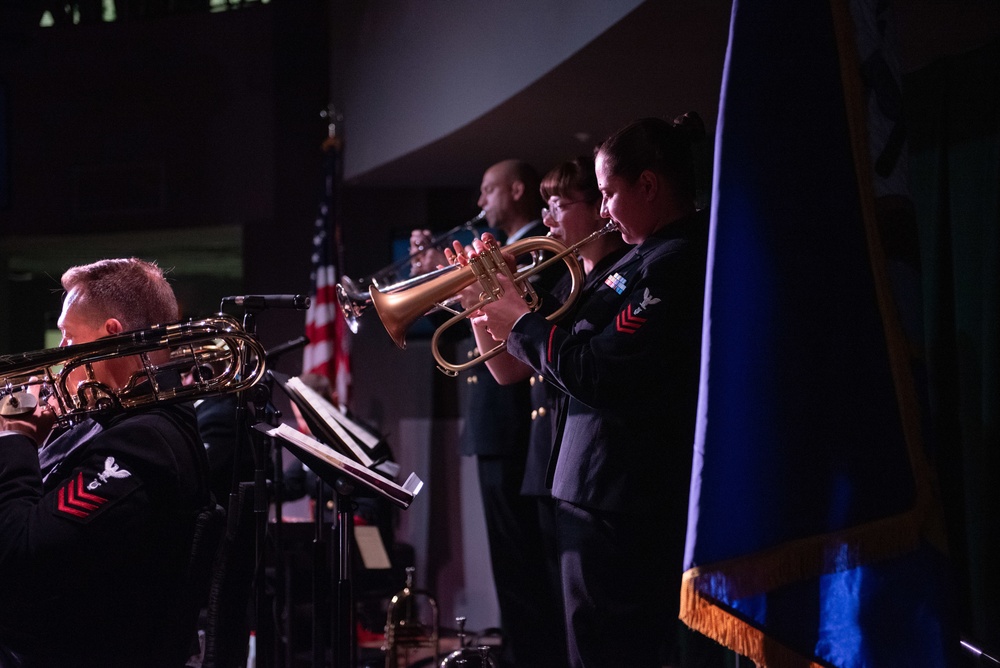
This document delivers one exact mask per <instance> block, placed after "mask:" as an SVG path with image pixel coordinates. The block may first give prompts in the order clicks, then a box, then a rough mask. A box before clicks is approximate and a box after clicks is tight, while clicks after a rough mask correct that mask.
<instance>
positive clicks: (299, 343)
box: [265, 336, 309, 364]
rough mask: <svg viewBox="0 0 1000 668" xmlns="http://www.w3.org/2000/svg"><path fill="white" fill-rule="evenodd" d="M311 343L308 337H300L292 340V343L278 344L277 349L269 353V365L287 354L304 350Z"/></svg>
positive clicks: (267, 355) (267, 357)
mask: <svg viewBox="0 0 1000 668" xmlns="http://www.w3.org/2000/svg"><path fill="white" fill-rule="evenodd" d="M308 343H309V337H308V336H300V337H298V338H297V339H292V340H291V341H285V342H284V343H281V344H278V345H276V346H275V347H273V348H271V349H270V350H268V351H267V354H266V355H265V359H266V360H267V362H268V363H269V364H273V363H274V362H275V360H277V359H278V357H280V356H281V355H284V354H285V353H287V352H291V351H293V350H295V349H297V348H304V347H305V346H306V345H307V344H308Z"/></svg>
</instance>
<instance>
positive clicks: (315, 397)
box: [285, 376, 378, 467]
mask: <svg viewBox="0 0 1000 668" xmlns="http://www.w3.org/2000/svg"><path fill="white" fill-rule="evenodd" d="M285 386H286V387H288V389H290V390H292V391H293V392H295V393H296V394H298V395H299V396H300V397H301V398H302V399H303V400H304V401H305V402H306V403H308V404H309V407H310V408H312V409H313V411H314V412H315V413H316V415H317V416H318V417H319V418H320V419H321V420H323V423H324V424H326V425H327V426H329V427H330V429H331V430H333V433H334V434H336V435H337V437H338V439H339V440H340V441H341V442H342V443H343V444H344V445H345V446H347V447H348V448H349V449H350V451H351V453H352V454H354V456H355V457H356V458H357V460H358V461H359V462H361V464H363V465H364V466H366V467H368V466H371V465H372V463H373V461H374V460H373V459H372V458H371V457H370V456H368V453H367V452H366V451H365V449H364V448H363V447H361V445H360V444H359V442H358V441H361V442H362V443H364V444H365V445H367V447H368V448H369V449H371V448H374V447H375V445H376V444H377V443H378V439H377V438H375V437H374V436H372V435H371V434H369V433H368V432H366V431H364V430H363V429H362V428H361V427H360V426H359V425H356V424H355V423H353V422H351V421H350V420H348V418H347V416H346V415H344V414H343V413H341V412H340V410H339V409H338V408H337V407H336V406H334V405H333V404H331V403H330V402H329V401H327V400H326V399H324V398H323V397H322V395H320V394H319V392H317V391H316V390H314V389H312V388H311V387H309V386H308V385H306V384H305V383H303V382H302V379H300V378H298V377H297V376H293V377H292V378H289V379H288V380H287V381H286V382H285ZM345 423H349V424H350V425H353V430H352V431H348V429H347V428H346V427H345V426H344V425H345Z"/></svg>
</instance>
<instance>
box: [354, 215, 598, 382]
mask: <svg viewBox="0 0 1000 668" xmlns="http://www.w3.org/2000/svg"><path fill="white" fill-rule="evenodd" d="M615 229H616V228H615V225H614V223H612V222H609V223H608V224H607V225H605V226H604V227H603V228H601V229H599V230H597V231H596V232H593V233H592V234H590V235H589V236H587V237H586V238H584V239H581V240H580V241H578V242H577V243H575V244H573V245H571V246H564V245H563V244H562V243H560V242H559V241H557V240H555V239H552V238H549V237H528V238H525V239H520V240H518V241H516V242H514V243H513V244H511V245H510V246H507V247H505V250H506V251H508V252H509V253H510V254H512V255H514V256H518V255H525V254H528V253H538V252H544V253H551V254H552V255H551V257H549V258H548V259H546V260H543V261H541V262H535V263H533V264H531V265H529V266H528V267H526V268H524V269H518V270H517V271H512V270H511V269H510V267H508V266H507V263H506V261H505V260H504V258H503V254H502V253H501V250H500V246H499V244H496V243H493V244H488V245H487V248H486V250H485V251H484V252H482V253H479V254H478V255H475V256H473V257H472V258H470V260H469V264H467V265H465V266H458V265H454V266H451V267H447V268H446V270H442V272H441V274H440V275H439V276H436V277H434V278H433V279H430V280H428V281H425V282H422V283H420V284H419V285H416V286H414V287H411V288H409V289H405V290H396V291H393V292H382V291H380V290H379V289H378V288H376V287H374V286H373V287H372V288H371V289H370V291H369V293H370V295H371V302H372V303H373V305H374V306H375V310H376V312H377V313H378V316H379V319H380V320H381V321H382V324H383V326H385V328H386V331H388V332H389V336H391V337H392V340H393V341H395V343H396V345H397V346H399V347H400V348H405V347H406V330H407V329H409V327H410V326H411V325H412V324H413V323H414V322H416V320H418V319H419V318H421V317H423V316H424V315H426V314H427V313H429V312H431V311H433V310H436V309H439V308H443V309H446V310H448V311H450V312H452V313H454V314H455V315H454V316H453V317H452V318H450V319H449V320H447V321H446V322H445V323H444V324H442V325H441V326H439V327H438V328H437V329H436V330H435V332H434V336H433V338H432V339H431V351H432V353H433V354H434V359H435V360H437V363H438V367H439V368H440V369H441V370H442V371H443V372H444V373H446V374H448V375H455V374H457V373H458V372H459V371H464V370H465V369H467V368H469V367H471V366H474V365H476V364H479V363H480V362H485V361H486V360H488V359H490V358H492V357H494V356H496V355H499V354H500V353H501V352H503V351H504V350H505V349H506V343H499V344H498V345H497V346H496V347H494V348H492V349H491V350H488V351H485V352H483V353H481V354H480V355H479V356H478V357H475V358H473V359H472V360H471V361H469V362H465V363H458V364H456V363H452V362H449V361H448V360H446V359H445V358H444V356H443V355H442V354H441V352H440V349H439V346H438V341H439V340H440V337H441V335H442V333H443V332H444V331H446V330H447V329H448V328H449V327H452V326H454V325H455V324H457V323H458V322H460V321H462V320H464V319H466V318H468V317H470V316H471V315H472V314H473V313H475V312H476V311H478V310H479V309H480V308H482V307H483V306H485V305H486V304H488V303H490V302H491V301H494V300H496V299H497V298H499V296H500V295H501V294H503V293H502V289H501V287H500V284H499V282H498V280H497V276H498V275H499V274H500V273H503V274H505V275H507V277H508V278H510V280H511V282H512V283H514V286H515V288H516V289H517V290H518V292H519V294H520V295H521V297H522V298H524V300H525V301H526V302H527V304H528V306H529V308H531V310H532V311H534V310H537V309H538V307H539V306H540V305H541V304H540V300H539V299H538V295H537V294H535V291H534V289H533V288H532V287H531V284H530V283H529V282H528V279H529V278H531V277H532V276H534V275H535V274H537V273H539V272H541V271H544V270H545V269H547V268H548V267H550V266H552V265H553V264H555V263H557V262H563V263H565V264H566V267H567V269H568V270H569V272H570V276H571V278H572V285H571V288H570V293H569V296H568V297H567V298H566V301H565V302H563V304H562V305H561V306H560V307H559V308H558V309H556V310H555V311H554V312H553V313H551V314H549V315H548V316H547V318H548V319H549V320H558V319H559V318H561V317H562V316H563V314H565V313H566V311H567V310H568V309H569V308H570V307H572V305H573V303H574V302H575V301H576V299H577V298H578V297H579V295H580V290H581V289H582V287H583V267H582V265H581V264H580V261H579V260H578V259H577V257H576V251H577V250H579V249H580V248H581V247H582V246H584V245H585V244H588V243H590V242H591V241H593V240H594V239H596V238H598V237H600V236H602V235H604V234H607V233H608V232H611V231H614V230H615ZM477 280H478V281H479V283H480V285H481V286H482V291H481V292H480V301H479V302H478V303H477V304H474V305H473V306H471V307H469V308H467V309H465V310H464V311H461V312H458V311H455V310H454V309H452V308H450V307H449V306H448V303H449V302H450V301H452V300H453V299H454V298H455V296H457V295H458V294H459V293H460V292H462V291H463V290H464V289H465V288H467V287H469V286H470V285H472V284H473V283H475V282H476V281H477Z"/></svg>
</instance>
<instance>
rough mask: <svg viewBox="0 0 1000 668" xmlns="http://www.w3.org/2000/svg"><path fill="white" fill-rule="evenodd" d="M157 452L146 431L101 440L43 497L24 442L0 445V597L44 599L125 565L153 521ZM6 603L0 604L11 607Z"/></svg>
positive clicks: (34, 459)
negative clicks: (77, 578) (96, 572)
mask: <svg viewBox="0 0 1000 668" xmlns="http://www.w3.org/2000/svg"><path fill="white" fill-rule="evenodd" d="M161 444H162V436H161V435H160V434H159V433H157V431H156V430H154V429H150V428H140V429H135V428H132V429H122V430H115V429H110V430H108V431H105V432H102V433H101V434H99V435H97V436H95V437H94V439H93V442H92V443H90V444H89V445H88V448H87V455H86V456H85V457H84V458H83V459H82V460H81V461H80V462H79V463H78V464H77V465H76V467H75V468H73V470H72V471H68V472H67V474H66V475H65V476H64V477H63V478H62V480H60V481H58V482H56V483H52V482H50V488H49V489H45V488H44V487H43V483H42V480H41V474H40V472H39V467H38V456H37V451H36V450H35V448H34V446H33V444H32V443H31V442H30V440H28V439H26V438H23V437H22V438H18V437H12V436H5V437H2V438H0V461H2V465H0V591H3V590H4V585H8V586H9V589H8V590H7V591H29V592H31V591H34V592H42V591H45V590H46V588H55V587H58V586H65V585H66V581H67V580H68V579H69V578H70V577H71V574H77V575H78V574H80V573H86V572H87V570H88V569H89V568H90V565H91V564H95V565H96V564H101V565H102V566H103V568H104V569H107V568H108V567H109V566H110V567H112V568H113V567H114V564H116V563H122V562H127V560H128V559H129V558H130V556H131V554H132V552H131V550H132V545H133V544H134V543H135V541H136V540H137V537H139V536H142V535H144V528H146V527H148V526H149V525H150V523H151V521H152V519H153V518H152V517H151V512H150V503H149V497H148V486H149V485H148V482H149V480H150V478H152V477H154V476H156V475H160V474H157V473H155V471H156V469H157V466H162V464H163V461H162V459H163V457H164V456H165V452H166V450H165V449H164V448H163V447H161ZM157 460H159V461H157ZM10 595H12V594H10ZM10 595H9V594H5V593H0V600H2V601H3V602H4V603H5V604H7V603H10V602H11V601H9V600H8V597H9V596H10Z"/></svg>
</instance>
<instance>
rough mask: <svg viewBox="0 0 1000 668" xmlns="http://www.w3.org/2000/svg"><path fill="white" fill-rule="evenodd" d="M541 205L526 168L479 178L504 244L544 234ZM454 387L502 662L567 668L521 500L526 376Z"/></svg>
mask: <svg viewBox="0 0 1000 668" xmlns="http://www.w3.org/2000/svg"><path fill="white" fill-rule="evenodd" d="M542 204H543V202H542V200H541V197H540V195H539V178H538V173H537V172H536V171H535V170H534V168H532V167H531V166H530V165H529V164H527V163H525V162H523V161H521V160H504V161H502V162H498V163H496V164H495V165H492V166H491V167H489V168H488V169H487V170H486V171H485V172H484V173H483V178H482V183H481V185H480V196H479V201H478V205H479V207H480V208H481V209H482V210H483V211H484V212H485V214H486V221H487V223H488V224H489V226H490V227H491V228H492V229H495V230H498V232H499V233H500V234H501V235H502V236H503V237H504V239H505V243H506V244H511V243H514V242H515V241H517V240H519V239H523V238H525V237H529V236H535V235H539V236H540V235H544V234H545V233H546V232H547V231H548V230H547V228H546V227H545V226H544V225H543V224H542V221H541V219H540V218H539V214H540V212H541V209H542ZM429 236H430V233H429V231H427V230H417V231H415V232H414V234H413V235H411V238H410V242H411V249H412V250H416V249H417V248H422V247H424V246H425V245H426V241H427V238H428V237H429ZM447 263H448V262H447V260H446V259H445V257H444V255H443V254H441V252H440V250H437V253H436V255H434V256H430V255H428V256H427V257H426V258H422V263H421V264H422V268H423V269H425V270H430V269H434V268H435V267H437V266H441V265H445V264H447ZM554 280H555V276H554V272H547V275H546V276H545V277H542V278H541V279H540V282H541V284H543V285H544V286H545V287H549V288H550V287H551V285H552V283H553V282H554ZM494 345H495V343H494ZM491 347H492V346H491ZM457 351H458V352H457V355H458V360H459V361H460V362H464V361H466V360H467V359H468V358H469V357H470V356H475V355H477V354H478V352H477V351H476V349H475V339H474V338H473V337H472V336H468V337H467V338H465V339H464V340H463V341H461V342H459V343H458V345H457ZM457 382H458V383H459V389H458V391H459V410H460V412H461V415H462V417H463V418H464V427H463V430H462V433H461V436H460V438H461V452H462V454H463V455H465V456H470V455H474V456H475V457H476V463H477V470H478V474H479V486H480V493H481V495H482V502H483V511H484V515H485V519H486V532H487V539H488V541H489V549H490V563H491V565H492V567H493V579H494V584H495V586H496V592H497V601H498V603H499V607H500V626H501V631H502V633H503V650H502V652H501V656H500V659H501V662H502V663H503V665H505V666H517V667H518V668H521V667H528V668H530V667H531V666H538V667H539V668H541V667H542V666H544V667H546V668H549V667H555V668H558V666H560V665H564V663H565V661H564V659H563V644H562V642H561V640H560V638H561V624H560V623H559V620H560V612H559V610H560V607H559V601H558V597H557V596H555V595H549V594H548V593H549V591H550V587H549V584H548V583H549V578H548V570H547V566H546V552H545V548H544V540H543V537H542V529H541V527H540V526H539V517H538V512H537V503H536V500H535V499H534V498H531V497H526V496H523V495H522V494H521V485H522V483H523V481H524V475H525V464H526V458H527V455H528V442H529V437H530V429H531V420H530V411H531V408H530V405H531V403H530V397H529V386H528V381H527V378H525V379H523V380H521V381H520V382H518V383H516V384H513V385H509V386H505V387H501V386H500V385H498V384H497V382H496V381H495V380H494V379H493V377H492V376H491V375H490V373H489V371H487V369H486V368H485V367H484V366H481V365H479V366H473V367H472V368H471V369H470V370H468V371H464V372H462V373H461V374H460V375H459V378H458V379H457ZM470 621H472V620H470Z"/></svg>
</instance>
